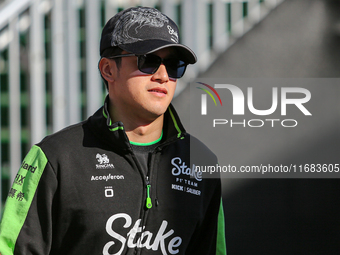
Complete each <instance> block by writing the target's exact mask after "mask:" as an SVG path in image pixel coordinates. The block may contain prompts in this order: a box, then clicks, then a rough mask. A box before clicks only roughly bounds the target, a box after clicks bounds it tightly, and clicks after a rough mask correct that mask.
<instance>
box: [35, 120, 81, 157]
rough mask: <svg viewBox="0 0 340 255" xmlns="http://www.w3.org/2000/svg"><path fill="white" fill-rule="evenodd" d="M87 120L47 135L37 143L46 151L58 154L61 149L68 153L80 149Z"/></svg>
mask: <svg viewBox="0 0 340 255" xmlns="http://www.w3.org/2000/svg"><path fill="white" fill-rule="evenodd" d="M85 126H86V122H80V123H78V124H75V125H72V126H69V127H66V128H64V129H62V130H60V131H58V132H56V133H53V134H51V135H48V136H46V137H45V138H44V139H43V140H42V141H41V142H39V143H37V144H36V145H37V146H38V147H40V148H41V149H42V150H43V151H44V153H46V154H47V155H48V154H56V153H58V152H59V151H62V152H63V153H67V151H73V150H75V149H79V147H80V146H82V144H83V140H84V136H85V135H84V134H85Z"/></svg>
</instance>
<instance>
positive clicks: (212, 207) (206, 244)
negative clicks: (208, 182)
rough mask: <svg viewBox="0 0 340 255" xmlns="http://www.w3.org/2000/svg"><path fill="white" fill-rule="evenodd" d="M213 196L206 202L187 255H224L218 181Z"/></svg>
mask: <svg viewBox="0 0 340 255" xmlns="http://www.w3.org/2000/svg"><path fill="white" fill-rule="evenodd" d="M215 181H219V185H215V187H216V186H217V188H216V190H215V192H214V193H213V196H212V197H211V199H210V201H206V202H207V204H206V205H207V209H206V211H205V214H204V218H203V221H202V222H201V223H200V224H199V225H198V226H197V228H196V230H195V234H194V236H193V238H192V242H191V244H190V248H189V249H188V251H187V253H186V254H188V255H191V254H212V255H215V254H216V255H226V254H227V248H226V240H225V228H224V213H223V205H222V198H221V185H220V180H219V179H218V180H216V179H215Z"/></svg>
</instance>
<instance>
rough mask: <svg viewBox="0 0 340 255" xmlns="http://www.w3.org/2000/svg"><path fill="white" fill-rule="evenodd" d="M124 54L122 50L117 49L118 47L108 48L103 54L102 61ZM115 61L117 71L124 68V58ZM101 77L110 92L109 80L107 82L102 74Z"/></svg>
mask: <svg viewBox="0 0 340 255" xmlns="http://www.w3.org/2000/svg"><path fill="white" fill-rule="evenodd" d="M122 52H123V50H122V49H121V48H119V47H117V46H116V47H111V48H107V49H106V50H104V52H103V53H102V55H101V58H100V59H102V58H108V57H113V56H115V55H120V54H121V53H122ZM113 60H114V61H115V62H116V66H117V69H118V70H119V69H120V67H121V66H122V58H114V59H113ZM99 62H100V61H99ZM98 68H99V63H98ZM99 72H100V70H99ZM100 76H101V77H102V79H103V82H104V84H105V86H106V89H107V90H109V84H108V82H107V80H105V78H104V77H103V75H102V73H101V72H100Z"/></svg>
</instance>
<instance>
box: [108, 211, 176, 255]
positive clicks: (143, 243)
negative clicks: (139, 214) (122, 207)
mask: <svg viewBox="0 0 340 255" xmlns="http://www.w3.org/2000/svg"><path fill="white" fill-rule="evenodd" d="M121 218H123V219H125V224H124V225H123V227H124V228H128V227H130V226H131V225H132V219H131V217H130V216H129V215H128V214H126V213H118V214H115V215H112V216H111V217H110V218H109V219H108V221H107V222H106V232H107V233H108V234H109V235H110V236H112V237H113V238H115V239H116V240H115V241H110V242H108V243H107V244H105V246H104V248H103V255H120V254H122V252H123V250H124V247H125V246H127V247H128V248H135V247H138V248H143V247H145V248H146V249H148V250H151V249H152V250H153V251H158V250H161V251H162V254H163V255H167V254H177V253H178V252H179V249H178V247H179V246H180V245H181V243H182V238H180V237H179V236H175V237H172V238H171V239H169V240H170V241H169V243H168V246H167V248H166V243H165V240H166V239H168V238H170V237H171V236H172V234H174V232H175V231H174V230H173V229H170V230H169V231H168V232H166V233H165V230H166V227H167V226H168V222H167V221H166V220H163V222H162V224H161V226H160V228H159V230H158V232H157V234H156V237H155V238H154V239H153V238H152V237H153V235H154V233H151V232H150V231H143V230H144V229H145V226H143V227H141V226H140V222H141V220H140V219H138V220H137V221H136V222H135V225H134V226H133V227H132V228H131V230H130V231H129V232H128V233H127V236H126V237H124V236H122V235H120V234H118V233H116V232H115V231H114V230H113V229H112V224H113V222H114V221H115V220H116V219H121ZM137 233H141V235H140V237H139V238H138V239H137V240H136V235H137ZM151 239H153V243H152V241H151ZM116 241H119V242H120V243H121V248H120V250H119V251H118V252H117V253H115V254H111V253H109V249H110V247H111V246H113V245H118V244H116ZM167 252H169V253H167Z"/></svg>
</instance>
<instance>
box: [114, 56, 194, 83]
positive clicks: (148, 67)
mask: <svg viewBox="0 0 340 255" xmlns="http://www.w3.org/2000/svg"><path fill="white" fill-rule="evenodd" d="M132 56H136V57H137V65H138V69H139V71H141V72H142V73H146V74H154V73H155V72H157V70H158V68H159V66H160V65H161V64H162V63H163V64H164V66H165V68H166V71H167V73H168V75H169V77H171V78H175V79H177V78H181V77H182V76H183V75H184V73H185V70H186V68H187V65H188V64H187V63H185V62H184V61H182V60H180V59H178V58H166V59H163V58H161V57H159V56H157V55H153V54H147V55H137V54H124V55H116V56H112V57H107V58H109V59H114V58H121V57H132Z"/></svg>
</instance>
